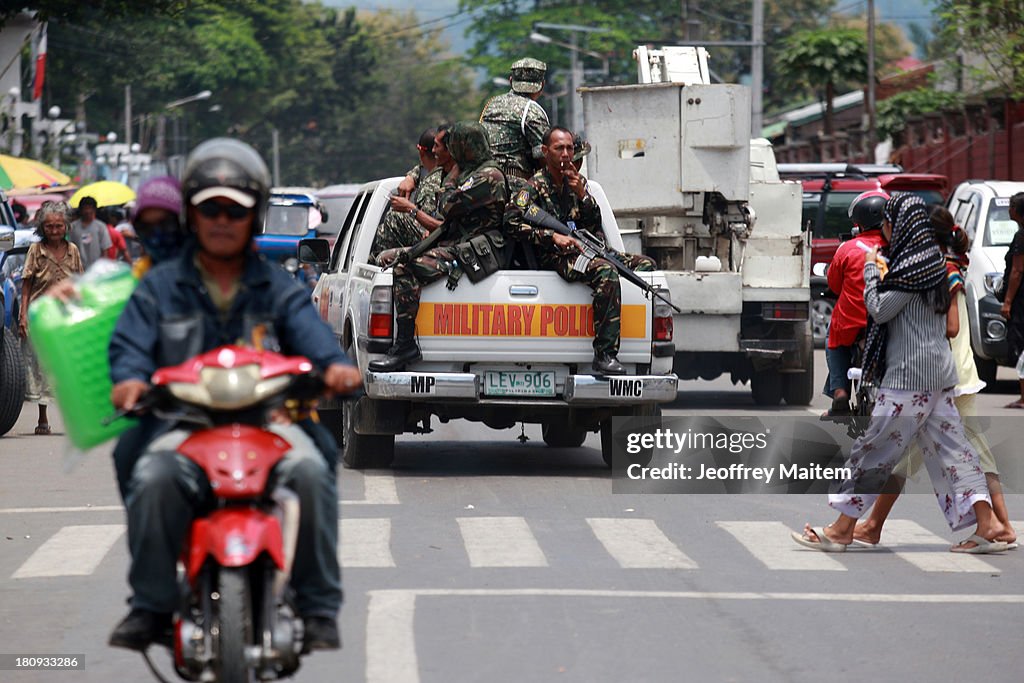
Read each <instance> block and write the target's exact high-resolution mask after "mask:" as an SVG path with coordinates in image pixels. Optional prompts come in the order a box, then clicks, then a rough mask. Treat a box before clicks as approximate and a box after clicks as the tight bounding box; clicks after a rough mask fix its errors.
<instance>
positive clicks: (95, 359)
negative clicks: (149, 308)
mask: <svg viewBox="0 0 1024 683" xmlns="http://www.w3.org/2000/svg"><path fill="white" fill-rule="evenodd" d="M135 283H136V280H135V278H133V277H132V275H131V272H130V271H128V270H127V269H118V271H117V272H116V273H113V274H108V275H105V276H102V277H99V278H93V279H90V278H89V277H88V275H87V276H86V277H84V278H83V279H82V280H81V281H80V283H79V291H80V293H81V300H80V301H75V302H73V303H69V304H64V303H62V302H61V301H59V300H57V299H55V298H53V297H49V296H43V297H40V298H39V299H37V300H36V301H34V302H33V303H32V305H31V306H30V307H29V312H28V315H29V317H28V320H29V338H30V339H31V340H32V347H33V348H34V349H35V352H36V355H37V356H38V357H39V364H40V365H41V366H42V368H43V371H44V372H45V373H46V374H47V376H48V378H49V380H50V384H51V386H52V388H53V393H54V397H55V398H56V399H57V404H58V405H59V406H60V411H61V415H62V416H63V417H64V426H65V429H66V431H67V434H68V438H70V439H71V443H73V444H74V445H75V446H76V447H78V448H80V449H83V450H85V449H89V448H92V447H93V446H96V445H98V444H101V443H103V442H104V441H107V440H109V439H113V438H114V437H116V436H118V435H119V434H121V433H122V432H124V431H125V430H126V429H128V428H129V427H131V426H132V424H134V422H135V421H134V420H131V419H128V418H118V419H117V420H114V421H113V422H111V423H110V424H107V425H104V424H103V420H104V419H106V418H109V417H111V416H112V415H113V414H114V412H115V411H114V406H113V404H112V403H111V402H110V390H111V388H112V384H111V381H110V362H109V360H108V358H107V347H108V346H110V338H111V336H113V333H114V326H115V325H116V324H117V319H118V317H119V316H120V315H121V311H122V310H123V309H124V306H125V304H126V303H127V302H128V298H129V297H130V296H131V294H132V291H134V289H135Z"/></svg>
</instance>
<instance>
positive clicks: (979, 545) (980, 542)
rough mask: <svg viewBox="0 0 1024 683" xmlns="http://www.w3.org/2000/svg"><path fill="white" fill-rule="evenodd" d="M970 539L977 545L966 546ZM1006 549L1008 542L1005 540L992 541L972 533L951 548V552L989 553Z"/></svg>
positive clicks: (966, 553)
mask: <svg viewBox="0 0 1024 683" xmlns="http://www.w3.org/2000/svg"><path fill="white" fill-rule="evenodd" d="M968 541H972V542H974V543H975V544H976V545H975V546H974V547H973V548H964V547H963V545H964V543H967V542H968ZM1006 549H1007V544H1006V543H1005V542H1004V541H990V540H988V539H987V538H983V537H981V536H979V535H978V534H972V535H971V536H969V537H967V538H965V539H964V540H962V541H960V542H959V543H957V544H956V545H955V546H953V547H952V548H950V549H949V552H951V553H963V554H965V555H988V554H989V553H1001V552H1003V551H1004V550H1006Z"/></svg>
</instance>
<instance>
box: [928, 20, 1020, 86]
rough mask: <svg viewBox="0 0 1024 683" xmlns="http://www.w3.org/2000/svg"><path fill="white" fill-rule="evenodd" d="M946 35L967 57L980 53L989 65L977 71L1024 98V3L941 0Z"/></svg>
mask: <svg viewBox="0 0 1024 683" xmlns="http://www.w3.org/2000/svg"><path fill="white" fill-rule="evenodd" d="M936 12H937V14H938V16H939V18H940V25H941V28H942V36H943V38H945V39H946V40H947V41H949V42H950V43H951V44H953V45H955V46H956V47H957V48H959V49H960V50H961V51H962V52H963V53H966V55H965V56H966V57H968V58H969V57H970V56H971V55H979V56H980V57H981V59H982V60H983V62H984V64H985V66H986V68H983V69H976V70H975V73H974V74H973V75H974V76H975V77H977V78H978V79H979V80H981V82H982V83H983V84H990V85H996V86H998V87H1000V88H1001V89H1003V90H1004V91H1005V92H1006V94H1008V95H1009V96H1011V97H1014V98H1021V97H1024V2H1021V0H940V2H939V3H938V7H937V8H936Z"/></svg>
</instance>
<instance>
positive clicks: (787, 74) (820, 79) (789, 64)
mask: <svg viewBox="0 0 1024 683" xmlns="http://www.w3.org/2000/svg"><path fill="white" fill-rule="evenodd" d="M867 61H868V55H867V40H866V38H865V36H864V34H863V33H862V32H860V31H857V30H853V29H844V28H823V29H814V30H808V31H800V32H799V33H795V34H793V35H792V36H791V37H790V38H788V39H787V40H786V42H785V46H784V49H783V51H782V53H781V54H780V55H779V59H778V68H779V69H780V71H781V75H782V77H783V78H784V79H785V80H786V81H787V82H789V83H790V84H792V85H793V86H796V87H804V88H811V89H814V90H817V89H818V88H820V87H824V100H825V134H826V135H831V134H832V133H833V125H832V118H833V110H834V107H833V100H834V98H835V92H836V86H837V85H850V84H858V85H863V83H864V79H865V78H866V77H867Z"/></svg>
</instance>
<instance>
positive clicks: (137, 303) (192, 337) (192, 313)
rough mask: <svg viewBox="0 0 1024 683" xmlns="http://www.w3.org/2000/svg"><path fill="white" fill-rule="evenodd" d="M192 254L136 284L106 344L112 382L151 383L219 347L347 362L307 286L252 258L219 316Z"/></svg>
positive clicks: (317, 362) (319, 363) (322, 363)
mask: <svg viewBox="0 0 1024 683" xmlns="http://www.w3.org/2000/svg"><path fill="white" fill-rule="evenodd" d="M194 257H195V248H194V247H193V248H191V249H188V250H186V251H185V252H184V253H183V254H182V255H180V256H179V257H177V258H174V259H171V260H170V261H165V262H162V263H159V264H158V265H156V266H154V267H153V268H152V269H151V270H150V271H149V272H148V273H146V275H145V277H143V278H142V280H141V281H140V282H139V285H138V287H137V288H136V289H135V292H134V293H133V294H132V296H131V299H129V300H128V304H127V305H126V306H125V309H124V312H123V313H122V314H121V317H120V318H119V319H118V321H117V327H116V328H115V329H114V336H113V338H112V339H111V341H110V350H109V357H110V368H111V369H110V377H111V379H112V380H113V382H114V384H117V383H118V382H123V381H125V380H128V379H140V380H142V381H144V382H149V380H150V377H151V376H152V374H153V372H154V371H155V370H156V369H157V368H161V367H166V366H169V365H177V364H179V363H182V362H184V361H185V360H187V359H189V358H191V357H192V356H194V355H196V354H198V353H202V352H204V351H209V350H210V349H214V348H216V347H218V346H221V345H224V344H238V343H244V344H247V345H251V346H255V347H257V348H263V349H265V350H268V351H277V352H280V353H283V354H285V355H300V356H305V357H306V358H308V359H309V360H310V361H312V362H313V365H314V366H316V367H317V368H318V369H320V370H324V369H326V367H327V366H328V365H330V364H332V363H344V364H351V362H350V361H349V359H348V356H346V355H345V354H344V353H343V352H342V350H341V347H340V346H339V345H338V341H337V339H336V338H335V337H334V333H333V332H332V331H331V329H330V328H329V327H328V326H327V324H326V323H324V322H323V321H322V320H321V319H320V316H319V314H318V313H317V311H316V309H315V308H314V307H313V304H312V302H311V301H310V298H309V289H308V288H304V287H302V286H301V285H299V284H298V283H297V282H296V281H295V279H294V278H292V277H291V275H289V274H288V273H287V272H286V271H285V270H284V269H282V268H281V267H280V266H278V265H277V264H273V263H268V262H267V261H266V260H264V259H263V258H262V257H260V256H258V255H256V254H250V255H249V256H248V258H247V259H246V264H245V270H244V272H243V274H242V282H241V284H240V286H239V291H238V294H237V296H236V297H235V300H234V302H233V303H232V306H231V310H230V311H229V312H228V313H227V315H222V314H221V312H220V311H219V310H217V307H216V306H215V305H214V304H213V301H212V300H211V299H210V296H209V294H208V293H207V291H206V286H205V285H204V284H203V281H202V279H201V278H200V276H199V271H198V270H197V268H196V266H195V263H194V261H193V259H194Z"/></svg>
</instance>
